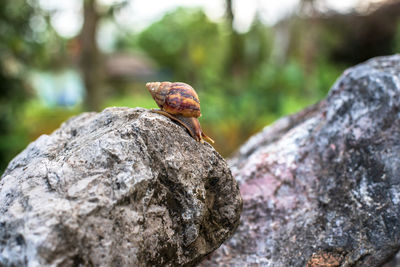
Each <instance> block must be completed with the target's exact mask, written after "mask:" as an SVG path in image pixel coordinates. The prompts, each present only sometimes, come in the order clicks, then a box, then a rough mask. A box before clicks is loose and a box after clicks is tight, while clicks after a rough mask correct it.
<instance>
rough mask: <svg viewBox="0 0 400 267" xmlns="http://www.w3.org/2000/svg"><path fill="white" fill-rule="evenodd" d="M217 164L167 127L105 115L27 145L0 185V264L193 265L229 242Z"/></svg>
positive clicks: (235, 210) (142, 115) (228, 195)
mask: <svg viewBox="0 0 400 267" xmlns="http://www.w3.org/2000/svg"><path fill="white" fill-rule="evenodd" d="M241 201H242V200H241V197H240V194H239V188H238V186H237V183H236V182H235V180H234V179H233V178H232V175H231V172H230V170H229V168H228V167H227V164H226V162H225V161H224V159H223V158H222V157H221V156H220V155H219V154H218V153H217V152H216V151H215V150H214V149H213V148H212V147H211V146H210V145H208V144H200V143H197V142H196V141H194V139H193V138H192V137H190V135H189V134H188V133H187V132H186V130H185V129H184V128H183V127H181V126H179V125H177V124H175V123H174V122H172V121H171V120H170V119H168V118H166V117H164V116H162V115H158V114H154V113H151V112H148V111H146V110H144V109H129V108H108V109H106V110H104V111H103V112H101V113H98V114H97V113H85V114H82V115H80V116H77V117H75V118H72V119H70V120H69V121H67V122H66V123H64V124H63V125H62V126H61V128H60V129H58V130H56V131H55V132H54V133H53V134H51V135H50V136H47V135H43V136H41V137H40V138H39V139H38V140H36V141H35V142H33V143H32V144H30V145H29V146H28V147H27V148H26V149H25V150H24V151H23V152H22V153H21V154H20V155H18V156H17V157H16V158H15V159H14V160H13V161H12V162H11V163H10V164H9V166H8V168H7V170H6V171H5V173H4V175H3V176H2V179H1V181H0V266H24V265H29V266H56V265H57V266H79V265H80V264H81V265H84V266H183V265H187V266H190V265H194V264H195V263H196V262H198V261H200V260H201V259H202V258H203V257H204V256H205V255H207V254H208V253H210V252H211V251H213V250H214V249H216V248H217V247H218V246H219V245H220V244H221V243H222V242H223V241H224V240H225V239H227V238H228V237H229V236H231V235H232V233H233V232H234V230H235V228H236V226H237V225H238V223H239V217H240V211H241V204H242V202H241Z"/></svg>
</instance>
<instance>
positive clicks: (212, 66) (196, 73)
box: [138, 9, 226, 83]
mask: <svg viewBox="0 0 400 267" xmlns="http://www.w3.org/2000/svg"><path fill="white" fill-rule="evenodd" d="M225 43H226V40H224V35H223V34H222V32H221V29H220V27H219V25H217V24H216V23H213V22H211V21H209V19H208V18H207V17H206V15H205V14H204V13H203V12H202V11H201V10H197V9H195V10H186V9H177V10H176V11H174V12H172V13H169V14H167V15H165V16H164V17H163V18H162V19H161V20H160V21H158V22H156V23H154V24H152V25H151V26H150V27H149V28H147V29H146V30H145V31H143V32H142V33H141V34H140V35H139V38H138V44H139V46H140V47H141V48H142V49H143V50H144V51H146V52H147V54H148V55H151V57H152V58H153V59H155V60H156V61H157V62H158V63H159V64H160V67H161V68H164V69H168V70H171V71H172V76H173V77H172V78H173V79H174V80H186V81H189V80H190V81H192V82H194V83H197V82H200V81H203V80H209V79H210V78H211V79H213V77H212V76H214V75H213V74H214V73H219V72H220V71H221V68H222V67H223V65H222V63H223V60H224V58H223V57H224V53H221V49H222V50H223V49H224V46H225V45H226V44H225Z"/></svg>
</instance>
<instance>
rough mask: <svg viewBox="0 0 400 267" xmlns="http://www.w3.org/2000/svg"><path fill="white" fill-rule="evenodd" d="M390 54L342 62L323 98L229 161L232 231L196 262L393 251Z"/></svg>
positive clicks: (395, 96)
mask: <svg viewBox="0 0 400 267" xmlns="http://www.w3.org/2000/svg"><path fill="white" fill-rule="evenodd" d="M399 119H400V56H399V55H395V56H389V57H379V58H375V59H372V60H370V61H368V62H366V63H364V64H360V65H358V66H355V67H353V68H351V69H348V70H347V71H345V72H344V74H343V75H342V76H341V77H340V79H338V81H337V82H336V83H335V85H334V86H333V88H332V89H331V91H330V93H329V95H328V97H327V98H326V99H325V100H323V101H321V102H320V103H318V104H316V105H314V106H313V107H310V108H308V109H306V110H304V111H302V112H300V113H299V114H296V115H294V116H291V117H287V118H284V119H282V120H280V121H278V122H277V123H276V124H274V125H272V126H270V127H267V128H266V129H264V131H262V132H261V133H260V134H258V135H256V136H254V137H252V138H251V139H250V140H249V141H248V142H247V143H246V144H245V145H243V146H242V148H241V149H240V151H239V152H238V154H237V156H236V157H235V158H233V159H232V160H231V162H230V164H231V170H232V172H233V175H234V176H235V178H236V179H237V180H238V181H239V183H240V190H241V193H242V197H243V203H244V206H243V214H242V218H241V223H240V226H239V228H238V230H237V231H236V233H235V234H234V236H233V237H232V238H231V239H230V240H229V241H228V242H226V243H225V244H224V245H222V246H221V247H220V248H219V249H218V250H217V251H215V252H214V253H213V254H211V255H210V257H209V260H208V261H204V262H203V263H202V265H203V266H215V265H217V264H220V265H224V266H226V265H229V266H274V267H275V266H306V265H307V266H369V267H371V266H380V265H381V264H383V263H385V262H386V261H388V260H390V258H391V257H392V256H393V255H394V254H395V253H396V252H397V251H398V250H399V248H400V120H399Z"/></svg>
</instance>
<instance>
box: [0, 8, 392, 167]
mask: <svg viewBox="0 0 400 267" xmlns="http://www.w3.org/2000/svg"><path fill="white" fill-rule="evenodd" d="M303 2H310V1H303ZM311 2H312V1H311ZM127 4H128V1H125V0H122V1H116V2H115V4H113V5H111V6H110V5H107V4H103V6H102V5H99V6H98V8H99V9H98V12H99V14H98V15H99V20H98V21H99V25H100V26H99V27H101V23H102V22H105V21H106V22H107V23H112V19H113V15H114V13H116V12H118V11H119V10H121V9H123V8H124V7H125V6H126V5H127ZM389 9H390V8H389ZM313 12H314V13H313V14H315V12H316V11H315V10H314V11H313ZM307 14H311V13H307ZM382 14H383V13H381V15H380V16H383V15H382ZM231 15H232V16H233V13H232V14H231ZM367 17H368V16H365V17H358V16H353V15H351V14H350V15H348V16H345V15H340V14H339V15H337V16H335V15H333V16H332V18H325V17H320V18H312V17H311V18H305V17H301V16H296V15H293V16H292V17H290V18H287V19H286V20H285V21H282V22H279V23H278V24H277V25H275V26H273V27H270V26H266V25H264V24H263V23H262V22H261V19H260V18H259V17H258V16H256V19H255V20H254V22H253V25H252V26H251V28H250V29H249V31H248V32H246V33H237V32H235V31H234V29H233V28H232V25H231V22H232V19H233V17H232V18H230V19H229V18H226V19H225V20H221V21H211V20H210V19H209V18H208V17H207V16H206V14H205V13H204V12H203V11H202V10H201V9H185V8H178V9H176V10H173V11H170V12H169V13H167V14H165V15H164V16H163V17H161V18H160V19H159V20H158V21H156V22H154V23H153V24H151V25H150V26H149V27H147V28H146V29H144V30H143V31H142V32H139V33H135V32H134V31H131V32H130V31H127V30H126V29H124V31H123V32H122V29H121V28H118V27H117V26H116V27H115V28H114V29H119V30H121V32H119V34H112V36H113V38H117V39H116V40H114V41H113V42H110V43H113V44H115V47H113V48H112V49H110V50H109V51H113V52H115V53H121V52H123V53H124V55H125V54H126V55H130V58H127V59H126V61H124V60H125V58H123V60H122V61H121V59H119V60H120V61H119V62H125V64H127V63H126V62H128V63H130V64H131V65H129V64H128V65H126V66H128V68H129V66H132V67H134V66H135V64H138V62H144V61H140V59H139V60H138V58H139V57H135V55H139V54H140V55H143V54H145V55H147V58H146V60H147V61H149V62H150V61H151V64H150V63H149V64H147V65H146V68H154V69H151V71H153V73H157V74H156V75H155V76H154V75H153V76H152V77H150V78H151V79H154V80H170V81H182V82H186V83H189V84H191V85H192V86H193V87H194V88H195V89H196V91H197V92H198V93H199V96H200V99H201V103H202V105H201V107H202V114H203V116H202V117H201V118H200V121H201V124H202V127H203V130H204V131H205V133H207V135H209V136H211V137H212V138H213V139H214V140H215V141H216V144H215V147H216V149H217V150H218V151H219V152H221V154H223V155H224V156H229V155H230V154H231V153H232V152H234V151H235V150H236V149H237V148H238V147H239V146H240V145H241V144H242V143H243V142H244V141H245V140H246V139H247V138H248V137H249V136H251V135H252V134H254V133H256V132H258V131H259V130H261V129H262V128H263V127H265V126H266V125H268V124H270V123H272V122H273V121H275V120H276V119H278V118H279V117H281V116H284V115H287V114H290V113H294V112H297V111H299V110H301V109H302V108H304V107H306V106H308V105H310V104H313V103H315V102H317V101H319V100H320V99H322V98H323V97H325V95H326V93H327V92H328V90H329V88H330V87H331V85H332V84H333V83H334V81H335V79H337V78H338V77H339V75H340V74H341V72H342V71H343V70H344V69H345V67H348V66H349V64H353V61H355V60H357V59H359V58H364V57H365V55H366V54H363V55H361V56H359V55H357V53H356V52H357V51H358V50H360V49H359V47H361V46H360V44H361V45H363V44H364V43H365V42H364V41H363V40H364V39H363V38H364V35H362V34H360V35H358V34H357V33H358V32H363V31H367V30H368V29H369V28H365V27H364V28H363V27H361V26H360V25H364V24H362V23H364V20H365V21H367V22H368V18H367ZM383 17H385V16H383ZM376 18H377V17H373V20H371V21H375V19H376ZM50 21H51V14H50V13H46V12H45V11H43V10H42V9H41V8H40V7H39V5H38V2H37V1H36V0H28V1H25V0H13V1H4V3H3V5H2V8H1V9H0V172H1V170H3V169H4V168H5V166H6V164H7V163H8V161H9V160H10V159H11V158H13V157H14V156H15V155H16V153H18V152H19V151H21V150H22V149H23V148H24V147H25V146H26V145H27V143H28V142H29V141H32V140H34V139H36V138H37V137H38V136H39V135H40V134H43V133H51V132H52V131H53V130H54V129H56V128H57V127H59V125H60V124H61V123H62V122H63V121H65V120H66V119H67V118H68V117H70V116H73V115H75V114H79V113H80V112H83V111H84V108H83V107H81V106H79V105H78V106H74V107H72V108H71V107H70V108H62V107H51V108H50V107H49V106H46V105H45V104H44V103H42V102H41V101H40V100H39V96H37V95H35V94H34V90H32V89H31V84H29V82H28V80H27V77H28V76H29V73H31V72H32V71H38V70H39V71H42V70H43V72H45V73H49V75H52V73H53V74H54V75H55V73H56V72H63V71H65V69H78V68H77V61H78V60H77V59H78V58H79V55H80V53H81V51H82V45H81V44H80V42H79V39H77V38H72V39H68V40H66V39H63V38H61V37H60V36H59V35H58V34H57V32H56V31H55V30H54V29H53V28H52V26H51V23H50ZM353 21H355V22H353ZM391 21H392V22H393V23H391V24H390V25H391V27H396V33H395V34H394V36H393V42H392V41H391V39H390V40H389V39H388V40H389V41H388V43H390V45H391V46H390V47H391V49H392V50H391V51H386V50H385V53H386V54H387V53H390V52H392V53H393V52H399V51H400V21H399V20H397V21H395V20H393V19H391ZM343 25H346V27H344V26H343ZM347 25H348V26H347ZM367 25H372V24H367ZM373 25H375V24H373ZM376 25H389V24H388V23H383V24H376ZM391 27H389V28H391ZM361 29H362V30H363V31H361ZM379 32H380V31H374V32H373V34H378V33H379ZM368 34H371V32H368ZM386 34H388V33H387V32H386ZM365 36H367V37H369V36H370V35H365ZM98 37H99V36H96V38H98ZM103 38H109V36H108V35H105V36H104V35H103ZM93 39H95V38H93ZM377 39H379V38H377ZM381 39H382V38H381ZM379 40H380V39H379ZM382 40H386V39H382ZM382 40H380V41H382ZM352 42H355V44H356V45H353V44H352ZM357 45H358V46H357ZM371 47H375V46H371ZM379 47H382V46H379ZM388 47H389V46H388ZM368 51H370V49H369V48H368V47H366V48H365V49H363V53H366V52H368ZM380 51H382V53H383V52H384V50H380ZM100 52H101V53H104V54H105V53H106V52H105V51H100ZM349 55H350V57H349ZM368 55H369V56H375V54H371V55H370V54H368ZM112 56H113V54H107V55H106V57H105V58H112ZM114 59H115V58H114ZM81 60H85V58H82V59H81ZM147 61H146V62H147ZM153 63H154V64H153ZM96 64H104V61H102V60H101V61H99V62H98V63H96ZM345 64H346V65H345ZM149 66H150V67H149ZM102 67H104V66H102ZM146 70H147V69H146ZM151 71H149V72H148V73H151ZM125 73H129V72H125ZM131 73H134V72H131ZM103 75H105V77H101V78H102V79H101V82H100V83H101V86H102V87H103V86H104V87H105V88H106V89H107V90H105V92H104V95H105V98H104V101H103V102H102V103H101V107H104V108H105V107H107V106H129V107H144V108H153V107H154V108H155V107H156V104H155V103H154V101H153V100H152V98H151V96H150V95H149V94H148V92H147V90H146V88H145V86H144V84H145V81H146V80H147V79H150V78H149V77H148V76H145V75H144V76H142V77H123V78H121V79H119V80H118V78H115V77H111V78H110V77H106V74H102V75H101V76H103ZM98 76H100V75H98ZM98 76H96V77H98ZM103 78H104V79H103ZM96 92H97V93H98V92H99V90H98V88H94V91H93V93H96ZM86 95H88V94H87V88H86Z"/></svg>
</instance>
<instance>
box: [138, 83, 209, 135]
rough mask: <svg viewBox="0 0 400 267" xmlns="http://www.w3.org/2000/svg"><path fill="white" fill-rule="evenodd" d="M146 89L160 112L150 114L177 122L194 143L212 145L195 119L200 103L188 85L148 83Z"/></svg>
mask: <svg viewBox="0 0 400 267" xmlns="http://www.w3.org/2000/svg"><path fill="white" fill-rule="evenodd" d="M146 87H147V89H148V90H149V92H150V94H151V96H152V97H153V99H154V100H155V101H156V103H157V105H158V106H159V107H160V110H155V109H153V110H152V112H155V113H158V114H162V115H164V116H167V117H169V118H170V119H172V120H174V121H176V122H178V123H179V124H181V125H182V126H183V127H185V128H186V129H187V130H188V132H189V134H190V135H191V136H192V137H193V138H194V139H195V140H196V141H198V142H201V143H204V141H203V140H206V141H207V142H209V143H214V140H212V139H211V138H210V137H209V136H207V135H206V134H205V133H204V132H203V130H202V129H201V126H200V122H199V120H198V119H197V118H198V117H200V116H201V112H200V101H199V97H198V96H197V93H196V91H195V90H194V89H193V88H192V87H191V86H190V85H188V84H186V83H181V82H173V83H171V82H149V83H147V84H146Z"/></svg>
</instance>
